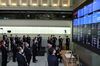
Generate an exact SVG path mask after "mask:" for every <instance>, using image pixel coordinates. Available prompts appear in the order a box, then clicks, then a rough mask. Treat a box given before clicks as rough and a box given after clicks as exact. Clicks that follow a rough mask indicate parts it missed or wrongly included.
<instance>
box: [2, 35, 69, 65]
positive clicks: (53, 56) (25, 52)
mask: <svg viewBox="0 0 100 66" xmlns="http://www.w3.org/2000/svg"><path fill="white" fill-rule="evenodd" d="M31 40H32V46H31ZM56 41H57V38H56V37H55V35H51V36H50V37H48V40H47V42H48V57H47V60H48V66H58V59H60V62H61V56H60V54H59V52H60V51H61V50H62V44H63V38H62V37H61V36H59V38H58V41H59V45H58V46H56ZM66 42H67V43H66V47H67V48H68V46H69V43H70V39H69V38H68V36H67V37H66ZM9 44H10V45H9ZM9 47H10V48H11V49H9ZM41 47H42V37H41V35H40V34H39V35H37V37H35V38H33V39H32V38H31V37H30V36H29V35H27V37H26V36H25V35H23V37H22V38H21V37H18V36H17V35H16V36H15V37H14V36H12V35H10V37H9V38H8V37H7V35H3V40H1V41H0V50H1V53H2V63H1V66H7V63H8V61H7V60H8V53H9V52H11V53H12V61H13V62H16V61H17V63H18V66H30V61H31V59H32V62H34V63H36V62H37V61H38V60H37V59H36V56H37V54H38V53H39V51H40V50H41ZM68 49H69V48H68Z"/></svg>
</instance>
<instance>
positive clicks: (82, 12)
mask: <svg viewBox="0 0 100 66" xmlns="http://www.w3.org/2000/svg"><path fill="white" fill-rule="evenodd" d="M83 15H84V8H82V9H80V10H78V17H81V16H83Z"/></svg>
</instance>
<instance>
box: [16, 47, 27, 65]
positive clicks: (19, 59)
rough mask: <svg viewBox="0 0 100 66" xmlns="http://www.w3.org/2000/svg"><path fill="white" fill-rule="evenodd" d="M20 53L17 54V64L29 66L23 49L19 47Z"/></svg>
mask: <svg viewBox="0 0 100 66" xmlns="http://www.w3.org/2000/svg"><path fill="white" fill-rule="evenodd" d="M17 49H18V53H17V56H16V57H17V62H18V66H28V64H27V61H26V59H25V57H24V55H23V54H22V53H23V49H22V48H21V47H18V48H17Z"/></svg>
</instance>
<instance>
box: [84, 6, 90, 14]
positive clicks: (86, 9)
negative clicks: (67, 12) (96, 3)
mask: <svg viewBox="0 0 100 66" xmlns="http://www.w3.org/2000/svg"><path fill="white" fill-rule="evenodd" d="M88 13H89V8H88V7H87V6H85V7H84V15H86V14H88Z"/></svg>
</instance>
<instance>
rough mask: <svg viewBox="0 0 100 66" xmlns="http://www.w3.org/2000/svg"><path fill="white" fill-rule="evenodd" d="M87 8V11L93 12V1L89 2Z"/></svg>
mask: <svg viewBox="0 0 100 66" xmlns="http://www.w3.org/2000/svg"><path fill="white" fill-rule="evenodd" d="M87 8H88V13H91V12H93V3H91V4H89V5H88V6H87Z"/></svg>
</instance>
